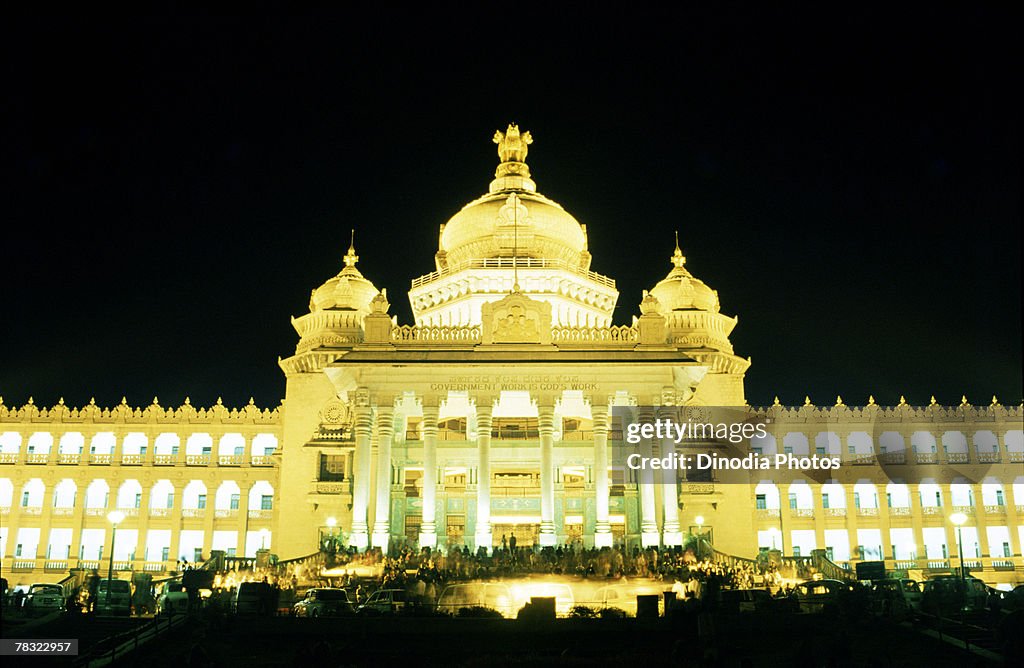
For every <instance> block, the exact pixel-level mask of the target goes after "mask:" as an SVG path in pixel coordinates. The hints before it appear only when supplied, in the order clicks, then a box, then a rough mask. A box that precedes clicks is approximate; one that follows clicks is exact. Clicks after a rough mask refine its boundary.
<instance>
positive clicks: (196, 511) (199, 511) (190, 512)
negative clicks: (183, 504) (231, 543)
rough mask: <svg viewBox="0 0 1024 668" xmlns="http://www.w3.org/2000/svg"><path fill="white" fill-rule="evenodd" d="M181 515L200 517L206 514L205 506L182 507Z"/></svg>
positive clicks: (191, 517) (188, 517) (189, 517)
mask: <svg viewBox="0 0 1024 668" xmlns="http://www.w3.org/2000/svg"><path fill="white" fill-rule="evenodd" d="M181 516H182V517H183V518H185V519H201V518H203V517H205V516H206V509H205V508H182V509H181Z"/></svg>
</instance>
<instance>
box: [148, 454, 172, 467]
mask: <svg viewBox="0 0 1024 668" xmlns="http://www.w3.org/2000/svg"><path fill="white" fill-rule="evenodd" d="M177 458H178V457H177V455H166V454H158V455H153V463H154V464H156V465H157V466H174V462H175V460H176V459H177Z"/></svg>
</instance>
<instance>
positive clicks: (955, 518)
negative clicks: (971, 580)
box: [949, 513, 967, 594]
mask: <svg viewBox="0 0 1024 668" xmlns="http://www.w3.org/2000/svg"><path fill="white" fill-rule="evenodd" d="M949 521H950V522H952V523H953V524H955V525H956V542H957V546H958V547H959V548H960V587H961V589H962V590H963V592H964V594H966V593H967V575H966V573H964V537H963V532H962V527H963V525H964V522H966V521H967V515H965V514H964V513H953V514H952V515H950V516H949Z"/></svg>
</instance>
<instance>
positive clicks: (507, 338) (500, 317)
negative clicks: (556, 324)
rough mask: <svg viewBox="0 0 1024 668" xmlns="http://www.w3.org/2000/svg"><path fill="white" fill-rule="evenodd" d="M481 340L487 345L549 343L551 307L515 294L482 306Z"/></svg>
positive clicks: (545, 303)
mask: <svg viewBox="0 0 1024 668" xmlns="http://www.w3.org/2000/svg"><path fill="white" fill-rule="evenodd" d="M481 314H482V316H483V318H482V319H483V333H482V337H481V338H482V341H483V343H485V344H488V343H544V344H549V343H551V304H549V303H547V302H542V301H538V300H535V299H530V298H529V297H526V296H525V295H522V294H520V293H518V292H515V293H512V294H510V295H508V296H507V297H505V298H503V299H499V300H498V301H496V302H489V303H487V304H484V305H483V307H482V308H481Z"/></svg>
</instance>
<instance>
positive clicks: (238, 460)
mask: <svg viewBox="0 0 1024 668" xmlns="http://www.w3.org/2000/svg"><path fill="white" fill-rule="evenodd" d="M244 463H245V455H219V456H218V457H217V465H218V466H241V465H242V464H244Z"/></svg>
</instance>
